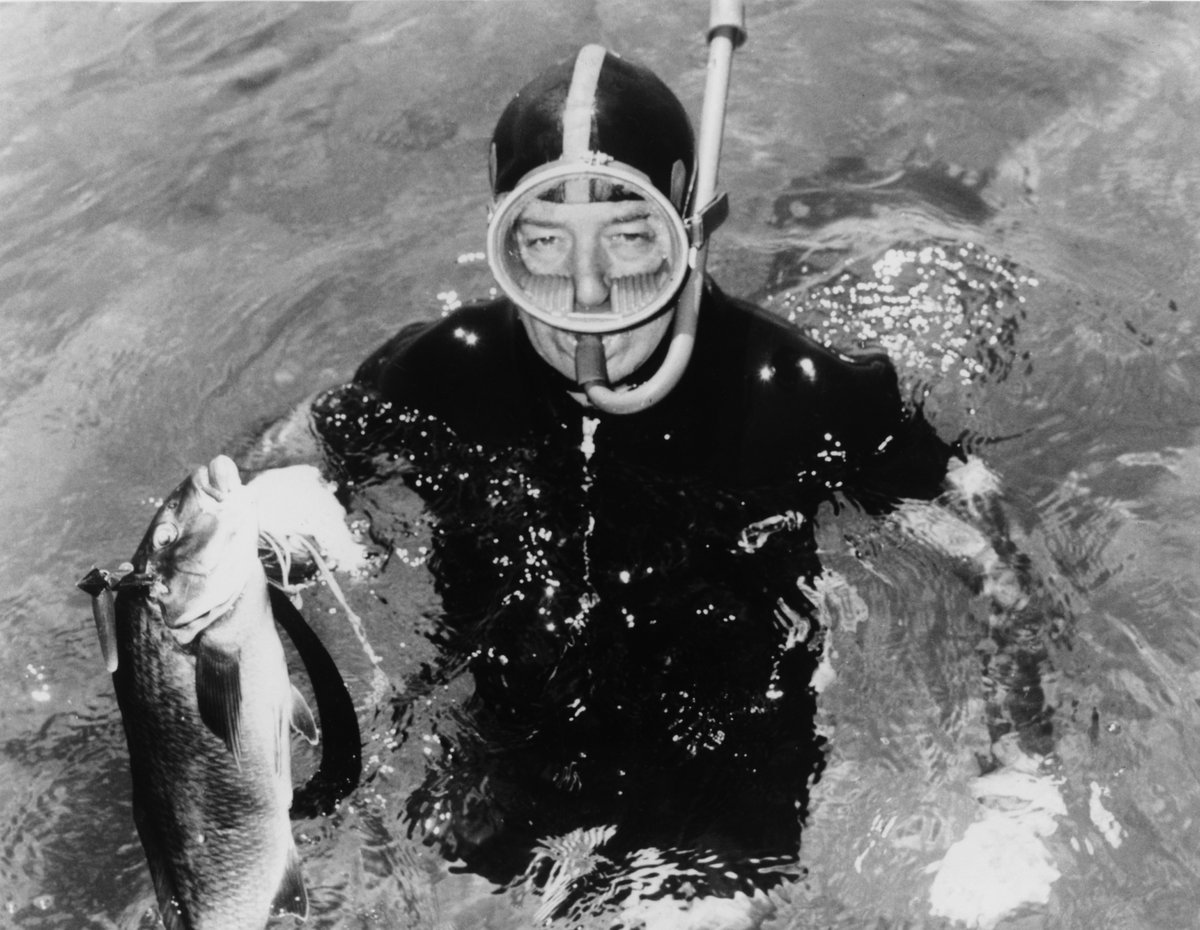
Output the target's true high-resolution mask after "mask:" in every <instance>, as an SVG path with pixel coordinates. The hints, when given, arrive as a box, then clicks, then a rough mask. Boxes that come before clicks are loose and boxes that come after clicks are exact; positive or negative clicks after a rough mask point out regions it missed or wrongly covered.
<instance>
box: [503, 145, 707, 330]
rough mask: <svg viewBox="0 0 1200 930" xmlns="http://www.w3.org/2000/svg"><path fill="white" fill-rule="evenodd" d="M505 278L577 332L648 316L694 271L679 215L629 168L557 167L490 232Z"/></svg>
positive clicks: (525, 190) (550, 318) (536, 307)
mask: <svg viewBox="0 0 1200 930" xmlns="http://www.w3.org/2000/svg"><path fill="white" fill-rule="evenodd" d="M488 258H489V261H490V263H491V266H492V271H493V273H494V274H495V276H496V280H497V282H498V283H499V284H500V286H501V287H502V288H503V289H504V291H505V293H506V294H507V295H508V296H509V297H510V298H511V299H512V300H513V302H514V303H516V304H517V305H518V306H519V307H521V308H522V309H524V310H526V311H527V312H529V313H530V314H532V315H533V316H536V317H538V318H539V319H541V320H543V321H545V322H547V323H549V324H550V325H552V326H556V327H558V328H560V329H567V330H571V331H574V332H590V333H603V332H612V331H614V330H618V329H624V328H626V327H629V326H634V325H636V324H637V323H640V322H642V321H643V320H646V319H649V318H650V317H651V316H653V315H654V314H655V313H657V312H658V311H660V310H661V309H662V308H663V307H665V306H666V305H667V304H668V303H669V302H670V301H671V300H672V299H673V298H674V297H675V295H676V293H677V292H678V290H679V288H680V286H681V285H682V283H683V279H684V277H685V275H686V273H687V237H686V234H685V232H684V227H683V221H682V220H681V219H680V217H679V214H678V213H676V212H675V210H674V209H673V208H672V207H671V204H670V202H669V201H667V199H666V198H665V197H663V196H662V194H661V193H659V192H658V190H656V189H655V188H654V187H653V186H651V185H650V184H649V182H648V181H646V180H645V179H644V178H643V177H642V176H640V175H638V174H637V173H636V172H633V171H632V170H630V169H622V168H621V167H620V166H612V165H606V166H602V167H597V166H590V167H582V168H581V167H572V168H570V169H565V168H564V167H563V166H556V167H552V168H551V169H549V170H544V171H542V172H538V173H536V174H535V175H532V176H531V177H530V178H527V179H526V181H525V182H523V183H522V184H521V185H519V186H518V188H517V189H516V190H515V191H513V193H512V194H510V195H509V196H508V197H507V198H506V199H505V200H504V201H503V202H502V203H501V204H500V205H499V208H498V209H497V211H496V214H495V215H494V216H493V218H492V223H491V226H490V228H489V234H488Z"/></svg>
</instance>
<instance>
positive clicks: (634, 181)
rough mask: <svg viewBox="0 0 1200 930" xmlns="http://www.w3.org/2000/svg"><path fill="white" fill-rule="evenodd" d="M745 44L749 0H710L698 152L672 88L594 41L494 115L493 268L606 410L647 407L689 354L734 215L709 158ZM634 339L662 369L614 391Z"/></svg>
mask: <svg viewBox="0 0 1200 930" xmlns="http://www.w3.org/2000/svg"><path fill="white" fill-rule="evenodd" d="M744 40H745V29H744V27H743V0H712V4H711V9H710V25H709V30H708V43H709V60H708V71H707V83H706V86H705V94H704V106H703V110H702V114H701V135H700V139H699V146H697V140H696V139H695V137H694V134H693V129H692V123H691V120H690V119H689V118H688V114H687V112H686V110H685V109H684V107H683V104H682V103H680V101H679V99H678V98H677V97H676V96H675V94H674V93H673V92H672V91H671V89H670V88H669V87H667V85H666V84H664V83H663V82H662V81H661V80H660V79H659V78H658V77H657V76H656V75H654V74H653V72H651V71H649V70H648V69H646V68H644V67H642V66H640V65H637V64H635V63H633V62H629V61H627V60H625V59H623V58H621V57H620V56H619V55H616V54H614V53H611V52H609V51H607V50H606V49H605V48H604V47H602V46H600V45H586V46H584V47H583V48H582V49H580V50H579V52H578V53H577V55H576V56H575V57H574V58H573V59H571V60H568V61H565V62H561V63H559V64H557V65H554V66H551V67H550V68H547V69H546V70H545V71H544V72H542V73H541V74H540V75H539V76H538V77H536V78H534V79H533V80H532V81H530V82H529V84H527V85H526V86H525V87H524V88H522V90H521V91H520V92H519V93H518V94H517V95H516V96H515V97H514V98H513V99H512V101H511V102H510V103H509V105H508V107H506V109H505V110H504V112H503V113H502V114H501V116H500V119H499V121H498V123H497V126H496V130H495V133H494V135H493V138H492V146H491V163H490V168H491V171H490V174H491V181H492V191H493V195H494V196H495V200H494V201H493V204H492V208H491V214H490V217H489V221H488V233H487V257H488V264H489V265H490V267H491V269H492V273H493V275H494V276H495V278H496V282H497V283H498V284H499V285H500V288H501V289H502V290H503V291H504V293H505V294H506V296H507V297H508V298H509V300H510V301H511V302H512V304H514V305H515V307H516V308H517V310H518V312H519V314H520V316H521V321H522V323H523V324H524V325H525V328H526V330H527V332H528V333H529V334H530V335H531V337H534V334H535V333H537V334H539V335H537V336H536V337H534V338H535V342H534V344H535V348H538V352H539V354H541V355H542V358H543V359H544V360H545V361H547V362H548V363H550V364H551V365H552V366H553V367H554V368H555V369H556V370H558V371H559V372H560V373H562V374H563V375H565V376H567V377H571V375H574V380H575V383H576V384H577V385H578V387H579V389H580V394H579V397H580V399H581V400H584V399H585V398H586V403H587V404H588V405H589V406H591V407H593V408H595V409H598V410H600V411H603V412H607V413H619V414H623V413H634V412H636V411H639V410H644V409H646V408H647V407H650V406H652V405H653V404H655V403H657V402H658V401H659V400H661V399H662V398H663V397H665V396H666V395H667V394H668V393H669V392H670V391H671V390H672V389H673V388H674V387H675V386H676V384H678V382H679V380H680V378H681V377H682V376H683V373H684V371H685V369H686V368H687V365H688V363H689V361H690V359H691V356H692V351H693V346H694V344H695V338H696V329H697V321H698V317H699V313H700V304H701V299H702V297H703V293H704V288H705V263H706V258H707V241H708V237H709V235H710V234H711V233H712V232H713V230H714V229H715V228H716V227H717V226H718V225H719V224H720V222H721V221H722V220H723V219H724V218H725V216H726V215H727V213H728V202H727V200H726V198H725V197H724V196H723V195H722V196H719V197H718V196H715V192H716V180H717V164H718V162H719V160H720V154H721V139H722V136H723V133H724V121H725V104H726V99H727V96H728V89H729V73H730V66H731V61H732V53H733V50H734V48H736V47H737V46H738V45H740V44H741V43H742V42H743V41H744ZM669 314H670V315H669ZM643 327H650V328H648V329H647V328H643ZM545 334H557V335H556V336H549V337H548V336H547V335H545ZM547 339H550V340H553V348H546V350H545V351H543V349H542V348H539V346H547V347H549V346H550V345H551V343H550V342H549V341H546V340H547ZM650 340H652V341H650ZM630 345H634V346H655V345H657V346H658V351H656V352H655V356H656V357H657V358H660V359H661V362H660V363H659V364H658V368H657V370H653V369H652V368H651V369H649V370H653V374H652V375H651V376H650V378H649V379H648V380H645V381H642V382H641V383H640V384H635V385H634V386H632V387H631V386H629V385H628V384H621V385H620V386H619V387H615V386H614V385H613V384H612V381H613V379H614V378H615V379H617V380H618V381H624V379H626V378H628V377H629V376H630V372H631V370H632V369H631V365H632V364H642V363H637V362H632V363H631V362H630V361H629V358H630V355H629V353H628V351H627V350H628V346H630ZM664 349H665V351H664ZM636 351H638V352H640V348H639V349H638V350H636ZM634 357H636V356H634ZM642 358H643V359H644V358H645V355H642ZM610 368H611V372H610Z"/></svg>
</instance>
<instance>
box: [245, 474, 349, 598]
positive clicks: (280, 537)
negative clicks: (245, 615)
mask: <svg viewBox="0 0 1200 930" xmlns="http://www.w3.org/2000/svg"><path fill="white" fill-rule="evenodd" d="M246 487H247V488H248V489H249V490H250V492H251V494H252V495H253V496H254V499H255V500H256V501H257V503H258V512H259V528H260V531H261V532H262V533H263V535H264V536H267V537H269V538H270V539H272V540H274V542H275V543H276V544H278V545H279V546H281V547H282V549H283V554H284V556H285V557H286V558H287V559H290V561H291V564H292V566H293V567H295V568H299V569H301V572H302V574H305V575H307V574H309V573H310V572H311V570H312V568H313V567H314V562H315V561H316V560H317V559H320V560H323V561H324V562H325V563H326V564H327V565H328V566H329V567H330V568H337V569H339V570H341V571H345V572H354V571H357V570H361V569H362V568H363V567H364V566H365V565H366V551H365V549H364V548H363V546H362V544H361V543H360V542H359V541H358V540H357V539H356V538H355V536H354V533H353V532H351V530H350V527H349V526H347V524H346V510H345V508H344V507H342V505H341V504H340V503H339V502H338V499H337V497H335V496H334V485H333V484H332V483H331V482H328V481H326V480H325V479H324V478H323V477H322V476H321V473H320V471H318V470H317V469H316V468H315V467H314V466H312V465H291V466H288V467H286V468H273V469H270V470H268V471H264V472H261V473H260V474H258V475H256V476H255V477H254V478H253V479H252V480H251V481H250V482H249V483H248V484H247V485H246ZM281 570H283V571H285V572H286V568H284V566H281ZM283 580H284V581H285V582H286V581H287V578H284V579H283Z"/></svg>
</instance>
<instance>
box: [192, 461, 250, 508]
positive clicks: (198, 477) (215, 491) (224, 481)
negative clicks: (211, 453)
mask: <svg viewBox="0 0 1200 930" xmlns="http://www.w3.org/2000/svg"><path fill="white" fill-rule="evenodd" d="M193 477H194V478H195V483H196V486H197V487H198V488H199V489H200V490H201V491H203V492H204V493H205V494H207V495H208V496H209V497H211V498H212V499H213V500H216V501H223V500H225V499H226V498H227V497H229V495H230V494H232V493H233V492H234V491H237V490H239V489H240V488H241V487H242V486H243V485H242V476H241V473H240V472H239V471H238V467H237V465H236V464H235V463H234V461H233V459H231V458H230V457H229V456H227V455H218V456H217V457H216V458H214V459H213V460H212V461H211V462H209V463H208V467H207V468H197V469H196V471H195V472H193Z"/></svg>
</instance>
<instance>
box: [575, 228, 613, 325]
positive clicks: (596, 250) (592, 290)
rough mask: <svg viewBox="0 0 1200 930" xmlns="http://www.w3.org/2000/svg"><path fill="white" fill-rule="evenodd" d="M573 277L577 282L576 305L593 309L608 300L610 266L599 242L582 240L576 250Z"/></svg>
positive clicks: (578, 307) (584, 308) (579, 307)
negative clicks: (602, 253)
mask: <svg viewBox="0 0 1200 930" xmlns="http://www.w3.org/2000/svg"><path fill="white" fill-rule="evenodd" d="M571 277H572V279H573V280H574V284H575V306H576V308H577V309H580V310H593V309H596V308H598V307H600V305H601V304H604V303H606V302H607V301H608V291H609V282H608V267H607V262H606V261H605V260H604V257H603V256H602V255H601V252H600V247H599V243H597V242H582V243H580V244H579V247H578V248H577V249H576V250H575V255H574V260H573V262H572V268H571Z"/></svg>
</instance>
